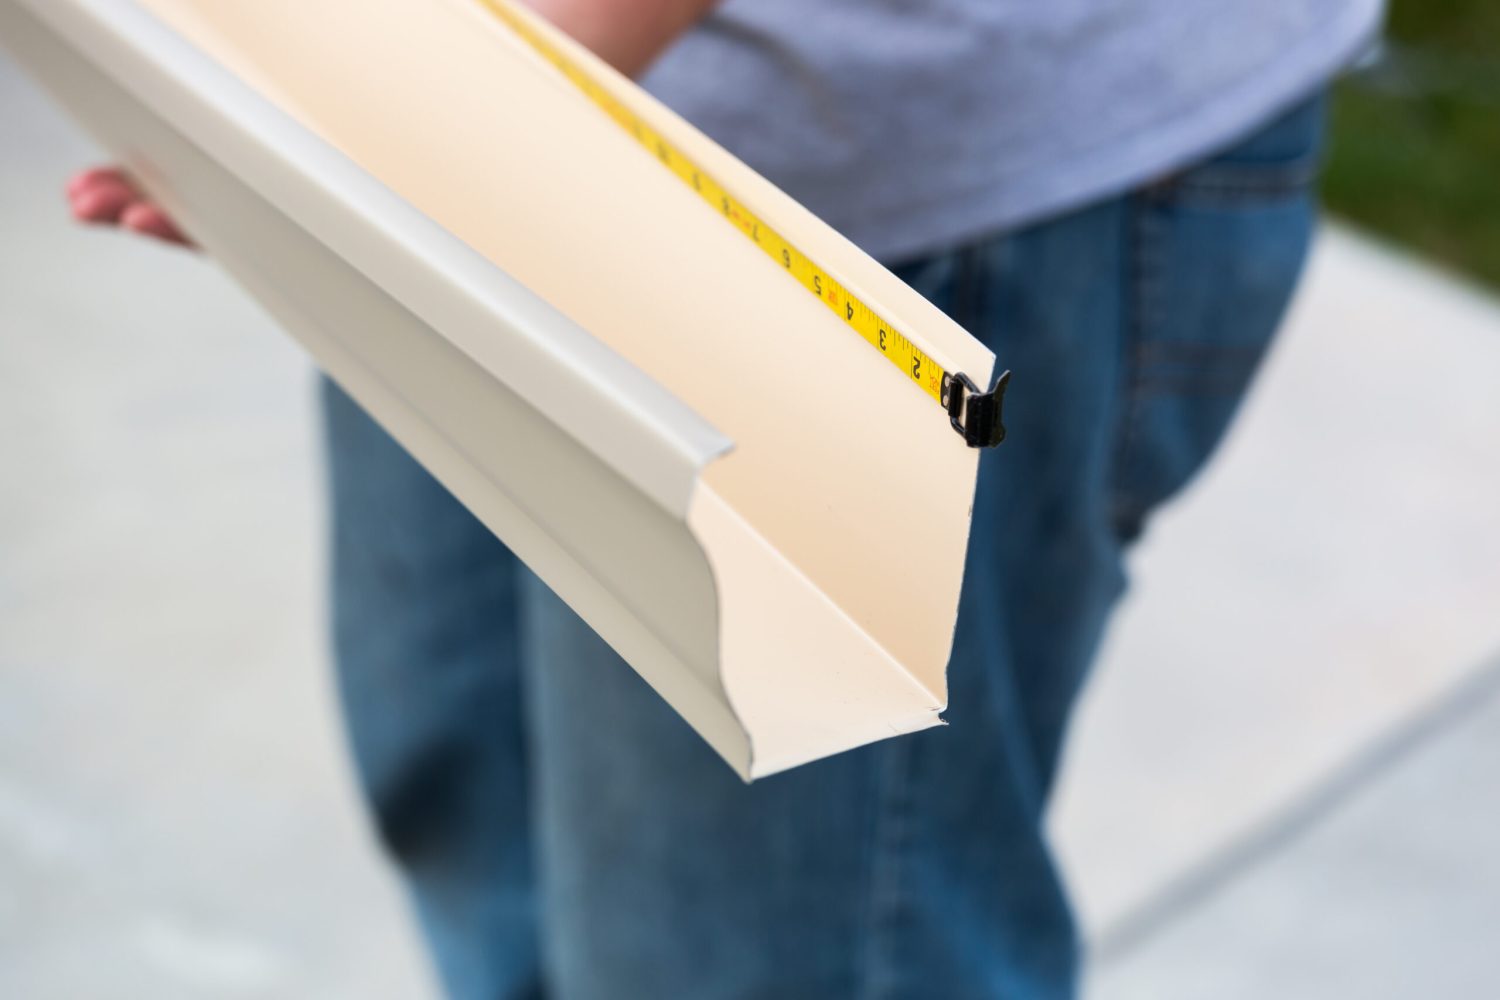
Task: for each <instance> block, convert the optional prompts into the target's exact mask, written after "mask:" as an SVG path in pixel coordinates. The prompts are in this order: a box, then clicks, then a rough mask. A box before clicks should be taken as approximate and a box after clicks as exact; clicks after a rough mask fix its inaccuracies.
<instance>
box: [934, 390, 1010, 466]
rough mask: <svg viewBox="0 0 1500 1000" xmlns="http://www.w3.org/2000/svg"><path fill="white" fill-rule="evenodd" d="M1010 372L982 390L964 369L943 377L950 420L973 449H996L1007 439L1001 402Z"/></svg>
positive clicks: (945, 405) (944, 402) (944, 399)
mask: <svg viewBox="0 0 1500 1000" xmlns="http://www.w3.org/2000/svg"><path fill="white" fill-rule="evenodd" d="M1009 384H1010V372H1005V373H1003V374H1002V375H1001V376H1000V377H999V378H997V379H995V386H994V388H992V389H991V390H990V391H989V392H980V391H979V386H977V385H975V384H974V380H973V379H971V378H969V376H967V375H965V374H964V373H963V372H958V373H957V374H953V375H948V374H945V375H944V376H943V406H944V407H946V408H947V410H948V422H949V423H950V424H952V425H953V429H954V430H956V431H958V435H959V437H961V438H963V439H964V444H967V445H968V446H969V447H970V448H993V447H995V446H996V445H998V444H999V443H1000V442H1001V441H1004V440H1005V425H1004V424H1003V423H1001V422H1000V420H1001V414H1000V404H1001V403H1002V402H1003V401H1004V399H1005V387H1006V386H1007V385H1009Z"/></svg>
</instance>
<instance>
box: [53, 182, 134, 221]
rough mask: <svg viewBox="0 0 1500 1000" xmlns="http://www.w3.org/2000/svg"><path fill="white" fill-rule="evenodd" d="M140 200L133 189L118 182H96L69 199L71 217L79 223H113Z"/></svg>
mask: <svg viewBox="0 0 1500 1000" xmlns="http://www.w3.org/2000/svg"><path fill="white" fill-rule="evenodd" d="M139 199H140V195H138V194H137V193H136V191H135V189H134V188H132V187H130V186H129V185H128V184H122V183H120V182H118V181H109V180H97V181H95V182H94V183H93V184H92V185H89V186H86V187H84V188H83V189H81V190H80V191H79V193H78V194H77V195H75V196H74V197H73V198H71V199H70V201H71V204H72V208H73V215H74V217H75V218H77V219H78V220H79V221H80V222H92V223H106V224H108V223H114V222H118V221H119V219H120V216H121V214H122V213H124V211H125V209H127V208H128V207H130V205H131V204H132V203H134V202H136V201H138V200H139Z"/></svg>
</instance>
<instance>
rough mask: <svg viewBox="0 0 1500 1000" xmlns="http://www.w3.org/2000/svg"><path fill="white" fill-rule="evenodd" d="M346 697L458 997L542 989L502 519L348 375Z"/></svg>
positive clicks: (372, 782) (338, 441) (337, 429)
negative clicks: (483, 508)
mask: <svg viewBox="0 0 1500 1000" xmlns="http://www.w3.org/2000/svg"><path fill="white" fill-rule="evenodd" d="M323 404H324V417H325V423H326V427H327V437H328V462H329V471H330V483H329V486H330V496H331V501H332V508H333V519H332V529H333V531H332V534H333V551H332V570H333V581H332V582H333V598H334V600H333V639H334V652H335V660H336V663H337V673H338V685H339V693H340V695H341V697H342V700H343V705H344V710H345V716H346V721H347V726H348V730H349V737H350V743H351V746H352V748H353V751H354V758H355V763H356V765H357V768H358V772H359V776H360V779H361V781H362V784H363V787H364V791H365V794H366V798H367V799H368V801H369V804H370V808H371V811H372V813H373V815H374V820H375V825H376V829H377V831H378V833H379V835H380V838H381V840H382V842H383V845H384V847H385V848H386V850H387V851H388V853H389V854H390V856H391V858H392V859H393V860H394V861H395V863H396V864H397V865H398V866H399V867H400V869H401V873H402V875H403V876H404V877H405V879H406V881H407V885H408V888H409V889H410V891H411V893H412V897H413V899H414V901H415V903H416V907H417V912H418V915H419V916H420V918H421V921H422V925H423V929H424V931H425V932H426V934H427V939H428V942H429V944H430V946H431V949H432V953H433V956H434V958H435V960H436V964H437V967H438V971H439V973H440V974H441V976H442V979H443V982H444V985H445V987H446V988H447V990H448V992H449V994H450V995H451V996H453V997H456V998H464V1000H468V998H475V1000H478V998H484V1000H522V998H531V997H539V996H540V995H541V990H540V983H539V968H538V965H539V963H538V955H537V946H536V934H537V930H536V906H537V893H536V890H535V886H534V884H533V878H532V863H531V835H530V826H531V812H530V807H529V795H530V793H529V788H528V781H527V777H526V774H527V753H526V725H525V719H524V717H523V714H522V710H521V706H522V699H521V694H520V682H521V671H520V669H519V660H520V656H521V643H522V637H521V636H520V634H519V632H518V628H517V626H518V621H517V618H518V602H517V596H516V595H517V588H518V585H519V581H520V579H521V578H522V576H523V575H529V573H527V571H526V570H525V568H524V567H522V566H521V565H520V564H519V562H518V561H517V560H516V559H515V557H514V556H512V555H511V553H510V552H509V551H508V550H507V549H506V548H505V546H503V545H501V544H500V542H499V541H497V540H496V538H495V536H494V535H492V534H491V533H490V532H489V530H488V529H486V528H485V527H484V526H483V525H481V524H480V523H479V522H478V521H477V520H475V519H474V517H473V515H471V514H470V513H469V512H468V511H467V510H465V509H464V508H463V506H462V505H460V504H459V503H458V501H457V500H455V499H454V498H453V497H452V496H451V495H450V494H449V493H448V492H447V491H446V490H444V489H443V488H442V487H441V486H440V485H438V483H437V481H436V480H434V479H433V478H432V477H431V476H430V475H428V474H427V472H426V471H424V470H423V469H422V467H421V466H419V465H418V464H417V463H416V462H415V461H414V460H413V459H412V458H411V457H410V456H409V455H407V453H406V452H405V451H403V450H402V448H401V447H400V446H399V445H398V444H396V442H395V441H393V440H392V439H391V438H390V437H389V436H388V435H387V434H386V433H385V431H383V430H381V428H380V427H379V426H377V425H376V424H375V422H374V421H373V420H371V419H370V418H369V417H368V416H367V415H366V414H365V413H364V411H363V410H361V409H360V408H359V407H358V406H357V405H356V404H355V403H354V402H353V400H351V399H350V398H349V397H348V396H347V395H345V394H344V393H343V392H342V391H341V390H340V389H339V388H338V387H337V386H335V385H333V383H331V382H327V381H325V382H324V383H323Z"/></svg>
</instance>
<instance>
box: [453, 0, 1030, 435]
mask: <svg viewBox="0 0 1500 1000" xmlns="http://www.w3.org/2000/svg"><path fill="white" fill-rule="evenodd" d="M478 2H479V3H480V4H482V5H483V6H484V7H485V8H486V9H488V10H489V11H490V12H491V13H492V14H494V15H495V16H496V17H497V18H498V19H499V20H500V21H502V22H504V23H505V25H506V26H508V27H509V28H510V29H511V30H513V31H514V32H515V33H516V34H517V35H518V36H519V37H520V38H521V39H522V40H523V41H525V42H526V43H527V44H529V45H530V46H531V47H532V48H533V49H534V50H535V51H536V52H537V54H538V55H540V56H541V57H542V58H544V59H546V60H547V61H548V62H550V63H551V64H552V65H553V66H555V67H556V68H557V69H558V71H559V72H561V73H562V75H563V76H564V77H565V78H566V79H567V80H568V81H569V82H570V83H572V84H573V85H574V86H575V87H577V88H578V90H580V91H581V92H582V93H583V94H584V96H585V97H587V98H588V99H589V100H590V101H591V102H592V103H593V104H594V105H595V106H597V107H598V108H599V109H600V110H602V111H603V112H604V113H605V114H607V115H608V116H609V117H610V118H612V119H613V120H614V121H615V122H616V123H617V124H619V125H620V126H621V127H622V128H624V129H625V130H626V131H627V132H629V133H630V134H631V135H632V136H634V137H635V139H636V141H637V142H638V143H640V144H641V146H643V147H645V149H646V150H647V151H648V152H650V153H652V154H653V155H654V156H655V157H656V158H657V159H658V160H659V161H660V162H661V163H662V164H663V165H664V166H665V167H667V169H669V170H670V171H672V173H673V174H675V175H676V176H677V177H678V179H680V180H681V181H682V182H683V183H684V184H686V185H687V186H688V187H690V188H692V189H693V190H694V191H695V192H696V193H697V194H698V196H699V197H701V198H702V199H703V200H704V201H705V202H707V203H708V204H709V205H711V206H713V207H714V208H715V209H717V210H718V211H719V213H720V214H722V215H723V216H724V218H726V219H727V220H729V222H731V223H732V224H733V225H734V226H735V227H736V228H737V229H739V230H740V232H741V233H743V234H744V235H745V236H746V237H748V238H749V239H750V240H751V241H752V242H753V243H755V245H756V246H758V247H760V249H761V250H762V251H763V252H764V253H765V254H766V256H767V257H770V258H771V259H772V260H774V261H776V262H777V263H778V264H780V265H781V266H782V268H783V270H785V271H787V272H788V273H789V274H791V275H792V277H794V278H796V279H797V281H798V282H799V283H800V284H801V285H802V287H803V288H805V289H807V290H808V291H809V292H811V293H812V294H813V295H815V296H817V298H818V301H820V302H822V303H823V304H824V305H825V306H827V307H828V309H829V310H830V311H831V312H833V313H834V314H835V315H837V316H838V317H839V319H840V320H841V321H842V322H843V323H844V324H845V325H846V326H848V327H850V328H851V329H853V330H854V331H855V332H856V333H858V334H859V335H860V336H861V337H863V338H864V339H865V341H866V342H868V343H869V344H870V346H872V347H874V348H875V349H876V350H878V351H879V352H880V353H881V354H883V355H885V357H886V359H887V360H889V361H890V362H891V363H892V364H894V365H895V366H896V367H897V368H898V369H900V370H901V371H902V373H903V374H905V375H906V377H907V378H908V379H910V380H911V381H912V382H914V383H915V384H916V385H917V386H918V387H919V388H921V389H922V391H923V392H925V393H927V395H929V396H931V397H932V398H933V399H934V400H936V401H937V402H938V404H939V405H940V406H942V407H943V408H944V409H946V410H947V411H948V415H949V420H950V422H951V423H952V425H953V427H954V429H955V430H957V431H958V432H959V433H960V434H961V435H963V436H964V438H965V440H966V441H967V442H968V443H969V444H970V445H974V446H992V445H995V444H999V443H1000V440H1001V439H1002V438H1003V437H1004V428H1003V427H1001V426H1000V424H999V407H998V405H997V404H998V401H999V396H1000V394H1001V393H1002V392H1003V391H1004V388H1005V383H1006V381H1007V376H1008V374H1009V373H1007V374H1006V375H1002V376H1001V378H1000V379H999V380H998V381H997V383H996V387H995V389H993V390H992V391H991V392H990V393H982V392H981V391H980V390H979V387H978V386H976V385H975V384H974V382H973V381H972V380H970V379H969V378H968V376H966V375H964V374H963V373H962V372H959V373H956V374H951V375H950V374H949V373H948V372H946V371H944V370H943V368H942V366H941V365H939V364H938V363H937V362H935V361H933V360H932V358H931V357H929V356H928V355H927V354H926V353H925V352H924V351H923V350H922V349H921V348H919V347H917V345H916V344H914V343H912V342H911V340H910V338H908V337H906V336H905V335H904V334H902V333H901V332H900V331H899V330H898V329H897V328H896V326H895V325H894V324H892V323H890V322H888V321H887V320H886V319H885V318H884V317H883V316H881V315H880V314H879V313H877V312H876V311H875V310H874V309H872V308H870V307H869V306H868V305H866V304H865V303H864V302H863V301H862V300H861V299H860V298H859V297H858V296H856V295H854V294H853V293H851V292H850V291H849V290H848V289H847V288H846V287H845V286H844V285H843V283H841V282H840V281H839V280H838V279H836V278H834V277H833V276H832V275H830V274H829V273H828V272H827V271H826V270H824V269H823V268H821V267H819V266H818V265H816V264H815V263H813V261H812V259H811V258H809V257H808V256H807V255H806V254H805V253H803V252H802V251H801V250H799V249H797V247H796V246H795V245H793V244H792V242H791V241H790V240H788V239H786V237H784V236H782V235H781V234H780V233H779V232H777V231H776V230H775V229H774V228H773V227H771V226H770V225H768V224H766V223H765V222H764V221H762V220H761V219H760V218H759V217H758V216H756V215H755V213H753V212H751V211H750V209H749V208H747V207H746V206H745V204H744V203H743V202H741V201H740V200H739V199H738V198H736V197H735V196H734V195H732V194H731V193H730V192H729V191H728V190H727V189H726V188H725V187H724V185H722V184H720V183H719V182H718V181H717V180H715V179H714V178H713V176H712V175H711V174H709V173H708V172H707V171H706V170H703V169H702V168H701V167H699V166H698V165H697V164H696V163H694V162H693V160H692V159H691V158H690V157H688V156H687V155H686V154H685V153H683V152H682V151H681V150H680V149H678V148H677V147H676V146H675V145H674V144H673V143H672V142H670V141H669V140H668V139H667V138H666V137H665V136H663V135H662V134H661V133H659V132H658V131H656V130H655V129H653V128H652V127H651V126H650V125H648V124H647V123H646V122H645V121H644V120H642V119H641V117H640V116H639V115H637V114H636V113H635V112H633V111H632V110H630V108H629V107H628V106H627V105H626V104H625V102H624V101H621V100H620V99H619V98H618V97H616V96H615V95H614V94H613V93H612V92H611V91H610V90H609V89H608V88H607V87H606V86H605V85H604V84H602V83H600V82H599V81H598V80H596V79H595V78H594V77H593V76H591V75H590V74H589V73H587V72H585V71H584V70H583V69H581V68H580V67H579V66H578V65H577V63H575V62H574V61H573V60H571V59H569V58H568V57H567V56H566V55H564V54H563V52H562V51H561V50H560V49H559V48H558V47H557V46H556V45H554V44H553V43H552V41H551V40H550V39H548V38H547V37H546V36H545V35H543V34H542V33H541V32H540V31H538V30H537V29H536V28H535V27H534V26H533V25H532V24H531V23H530V22H529V21H527V19H526V18H525V17H524V16H523V15H521V14H520V13H518V12H517V11H516V10H514V9H513V8H512V7H511V6H510V4H509V2H508V0H478ZM981 397H982V398H983V399H984V400H987V402H986V404H985V405H984V406H980V405H978V404H979V403H980V402H981ZM981 412H982V413H984V414H986V418H985V420H984V421H983V422H984V423H985V424H986V425H992V426H986V427H983V428H981V427H979V426H977V421H976V420H975V419H974V417H975V416H977V415H978V414H980V413H981ZM961 417H964V418H967V424H966V423H962V422H960V418H961Z"/></svg>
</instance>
